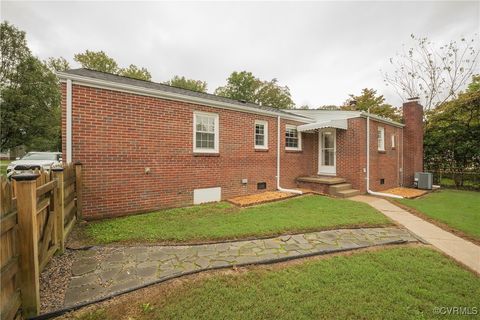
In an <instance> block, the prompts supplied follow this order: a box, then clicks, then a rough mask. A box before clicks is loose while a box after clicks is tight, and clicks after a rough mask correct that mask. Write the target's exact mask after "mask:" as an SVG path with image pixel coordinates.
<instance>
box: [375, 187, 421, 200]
mask: <svg viewBox="0 0 480 320" xmlns="http://www.w3.org/2000/svg"><path fill="white" fill-rule="evenodd" d="M382 192H383V193H389V194H394V195H397V196H402V197H404V198H407V199H413V198H417V197H420V196H423V195H425V194H427V193H429V192H430V191H428V190H420V189H413V188H402V187H398V188H392V189H388V190H385V191H382Z"/></svg>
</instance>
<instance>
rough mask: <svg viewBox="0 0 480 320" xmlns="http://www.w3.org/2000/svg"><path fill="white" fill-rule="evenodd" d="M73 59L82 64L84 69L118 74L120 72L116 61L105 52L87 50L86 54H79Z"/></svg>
mask: <svg viewBox="0 0 480 320" xmlns="http://www.w3.org/2000/svg"><path fill="white" fill-rule="evenodd" d="M73 59H74V60H75V61H76V62H78V63H80V64H81V65H82V67H83V68H87V69H91V70H96V71H101V72H107V73H113V74H117V73H118V71H119V68H118V64H117V62H116V61H115V59H113V58H111V57H109V56H108V55H107V54H106V53H105V52H103V51H90V50H86V51H85V52H84V53H77V54H75V55H74V57H73Z"/></svg>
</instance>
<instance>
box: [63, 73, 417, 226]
mask: <svg viewBox="0 0 480 320" xmlns="http://www.w3.org/2000/svg"><path fill="white" fill-rule="evenodd" d="M58 75H59V77H60V79H61V86H62V109H63V113H62V140H63V150H64V159H65V160H66V161H67V162H76V161H80V162H81V163H82V164H83V167H84V173H85V177H84V190H85V193H84V197H83V199H84V203H83V211H84V215H85V216H86V217H87V218H91V219H94V218H102V217H108V216H118V215H126V214H130V213H137V212H146V211H151V210H155V209H159V208H166V207H177V206H186V205H192V204H196V203H202V202H207V201H216V200H221V199H227V198H230V197H234V196H239V195H245V194H252V193H256V192H261V191H264V190H276V189H281V190H283V189H292V188H299V187H300V188H309V189H314V190H316V191H319V192H324V193H332V194H335V195H337V196H350V195H353V194H357V193H359V192H360V193H364V192H366V191H367V190H368V189H369V190H373V191H381V190H385V189H388V188H392V187H396V186H401V185H406V186H409V185H412V184H413V175H414V172H416V171H421V170H422V169H423V162H422V161H423V129H422V116H423V113H422V106H421V105H420V104H419V103H418V102H417V101H416V100H412V101H409V102H407V103H405V104H404V105H403V116H404V123H403V124H402V123H397V122H394V121H391V120H388V119H385V118H382V117H379V116H376V115H373V114H367V113H364V112H357V111H337V110H278V109H275V108H268V107H264V106H258V105H255V104H251V103H245V102H241V101H236V100H231V99H227V98H223V97H218V96H215V95H211V94H206V93H198V92H193V91H189V90H184V89H179V88H174V87H171V86H167V85H164V84H159V83H153V82H148V81H141V80H135V79H130V78H125V77H121V76H117V75H112V74H107V73H102V72H97V71H92V70H87V69H76V70H70V71H67V72H61V73H59V74H58ZM367 119H369V121H367ZM367 132H369V135H368V138H367ZM367 146H368V150H369V152H368V154H367ZM367 163H368V166H367Z"/></svg>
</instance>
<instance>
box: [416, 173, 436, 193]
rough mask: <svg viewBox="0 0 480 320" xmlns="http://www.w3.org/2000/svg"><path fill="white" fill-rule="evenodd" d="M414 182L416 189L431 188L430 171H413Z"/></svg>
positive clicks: (431, 177) (431, 176)
mask: <svg viewBox="0 0 480 320" xmlns="http://www.w3.org/2000/svg"><path fill="white" fill-rule="evenodd" d="M414 184H415V186H416V187H417V188H418V189H425V190H432V185H433V174H431V173H430V172H415V182H414Z"/></svg>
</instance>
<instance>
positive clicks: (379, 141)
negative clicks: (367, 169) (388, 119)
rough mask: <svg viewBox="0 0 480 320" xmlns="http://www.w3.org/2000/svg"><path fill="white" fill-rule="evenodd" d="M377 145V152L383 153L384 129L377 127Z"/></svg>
mask: <svg viewBox="0 0 480 320" xmlns="http://www.w3.org/2000/svg"><path fill="white" fill-rule="evenodd" d="M377 145H378V151H385V128H384V127H380V126H379V127H378V128H377Z"/></svg>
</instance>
